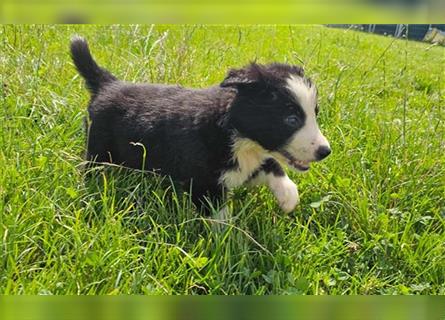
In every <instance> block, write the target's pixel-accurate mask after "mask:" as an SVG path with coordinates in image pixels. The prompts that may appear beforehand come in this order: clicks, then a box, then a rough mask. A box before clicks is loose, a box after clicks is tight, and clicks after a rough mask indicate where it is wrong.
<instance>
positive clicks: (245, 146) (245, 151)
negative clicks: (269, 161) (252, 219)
mask: <svg viewBox="0 0 445 320" xmlns="http://www.w3.org/2000/svg"><path fill="white" fill-rule="evenodd" d="M232 152H233V160H234V161H236V163H237V164H238V166H237V167H235V168H234V169H232V170H227V171H225V172H224V173H223V174H222V175H221V177H220V178H219V182H220V183H221V184H223V185H224V186H226V187H227V188H228V189H232V188H236V187H239V186H240V185H242V184H243V183H245V182H246V181H247V180H248V178H249V177H250V176H251V174H252V173H253V172H254V171H255V170H256V169H258V167H259V166H260V165H261V164H262V163H263V161H264V159H265V158H266V157H267V154H268V153H267V151H266V150H265V149H264V148H263V147H261V146H260V145H259V144H258V143H256V142H254V141H252V140H250V139H247V138H235V139H234V143H233V146H232Z"/></svg>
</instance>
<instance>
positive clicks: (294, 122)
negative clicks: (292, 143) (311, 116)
mask: <svg viewBox="0 0 445 320" xmlns="http://www.w3.org/2000/svg"><path fill="white" fill-rule="evenodd" d="M284 122H285V123H286V124H287V125H288V126H289V127H293V128H295V127H298V125H299V124H300V119H299V118H298V117H297V116H296V115H295V114H293V115H290V116H288V117H287V118H285V119H284Z"/></svg>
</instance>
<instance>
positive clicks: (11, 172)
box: [0, 26, 445, 294]
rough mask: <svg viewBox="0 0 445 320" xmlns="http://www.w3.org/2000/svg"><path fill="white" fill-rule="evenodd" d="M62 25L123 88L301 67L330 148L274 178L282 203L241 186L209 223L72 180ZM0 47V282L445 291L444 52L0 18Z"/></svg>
mask: <svg viewBox="0 0 445 320" xmlns="http://www.w3.org/2000/svg"><path fill="white" fill-rule="evenodd" d="M74 34H80V35H83V36H85V37H86V38H87V39H88V40H89V42H90V45H91V47H92V51H93V54H94V55H95V57H96V58H97V60H98V61H99V62H100V64H101V65H103V66H105V67H107V68H109V69H110V70H111V71H112V72H113V73H114V74H116V75H117V76H118V77H120V78H123V79H126V80H129V81H147V82H162V83H179V84H182V85H184V86H193V87H205V86H208V85H211V84H215V83H218V82H220V81H221V80H222V79H223V77H224V75H225V72H226V71H227V70H228V68H230V67H235V66H241V65H243V64H246V63H248V62H249V61H251V60H255V59H257V60H258V61H259V62H270V61H280V62H289V63H298V64H304V65H305V68H306V71H307V73H308V74H309V75H310V76H311V77H312V78H313V79H314V80H315V81H316V83H317V84H318V87H319V94H320V107H321V112H320V119H319V122H320V124H321V127H322V130H323V132H324V133H325V134H326V136H327V137H328V139H329V140H330V142H331V146H332V149H333V154H332V155H331V156H330V157H329V158H328V159H327V160H326V161H324V162H322V163H319V164H316V165H314V166H313V167H312V169H311V171H310V172H309V173H307V174H304V175H299V174H295V173H290V175H291V177H292V178H293V180H295V181H296V182H297V184H298V186H299V190H300V196H301V200H302V201H301V204H300V205H299V206H298V207H297V209H296V210H295V211H294V212H292V213H291V214H288V215H286V214H283V213H282V212H281V211H280V210H279V208H278V206H277V204H276V202H275V200H274V198H273V196H272V194H271V193H270V192H269V191H268V190H267V189H266V188H265V187H263V188H256V189H253V190H246V189H239V190H236V191H235V192H234V194H233V197H232V198H231V200H229V201H228V205H229V206H230V207H231V208H232V209H233V215H234V218H233V219H232V220H231V221H228V222H227V224H226V225H224V227H223V228H219V229H220V230H219V231H218V230H217V229H218V228H216V227H215V224H214V223H212V221H211V220H210V219H208V218H206V217H204V216H201V215H200V214H199V213H198V212H197V211H196V210H195V209H194V207H193V206H192V205H191V204H190V201H189V197H188V195H187V193H176V192H175V191H174V190H173V188H172V187H171V184H170V183H169V182H168V180H167V181H163V182H162V181H159V180H160V179H157V178H150V176H149V174H144V173H141V172H132V173H128V172H127V173H125V172H120V170H119V169H113V168H103V169H99V170H98V172H97V174H96V176H95V178H93V179H91V180H88V179H85V173H84V170H83V169H82V165H83V158H82V154H83V152H84V148H85V133H84V130H83V118H84V116H85V115H86V104H87V102H88V93H87V91H86V90H85V88H84V85H83V81H82V80H81V79H80V78H79V76H78V75H77V73H76V72H75V70H74V68H73V66H72V63H71V61H70V58H69V54H68V45H69V39H70V37H71V36H72V35H74ZM0 41H1V44H0V46H1V51H0V59H1V60H0V77H1V82H2V87H1V89H0V90H1V107H0V124H1V134H0V200H1V201H0V241H1V242H0V293H5V294H127V293H133V294H203V293H206V294H395V293H397V294H445V156H444V154H445V152H444V150H445V138H444V137H445V123H444V121H445V106H444V102H445V99H444V95H445V79H444V69H443V68H444V67H443V66H444V63H445V51H444V48H442V47H436V46H431V45H429V44H425V43H418V42H411V41H405V40H394V39H392V38H386V37H381V36H375V35H369V34H364V33H359V32H353V31H347V30H334V29H328V28H325V27H320V26H294V27H288V26H279V27H274V26H252V27H249V26H230V27H223V26H218V27H217V26H186V27H181V26H156V27H151V26H98V27H92V26H90V27H89V26H3V27H1V29H0ZM148 152H149V150H148Z"/></svg>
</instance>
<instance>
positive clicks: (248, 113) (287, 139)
mask: <svg viewBox="0 0 445 320" xmlns="http://www.w3.org/2000/svg"><path fill="white" fill-rule="evenodd" d="M221 86H222V87H234V88H236V89H237V92H238V93H237V95H236V98H235V101H234V103H233V104H232V107H231V109H230V112H229V121H230V124H231V125H232V126H233V127H234V128H235V129H236V130H237V131H238V132H239V133H240V134H241V135H242V136H243V137H245V138H248V139H251V140H253V141H255V142H256V143H258V144H260V145H261V146H262V147H263V148H264V149H266V150H267V151H269V152H270V153H271V154H272V155H273V156H275V157H276V158H278V159H281V160H283V161H285V162H287V163H288V164H289V165H290V166H291V167H293V168H295V169H297V170H299V171H306V170H308V169H309V164H310V162H312V161H319V160H322V159H324V158H325V157H327V156H328V155H329V153H330V152H331V149H330V147H329V142H328V141H327V139H326V138H325V137H324V135H323V134H322V133H321V131H320V129H319V128H318V124H317V119H316V117H317V113H318V104H317V89H316V87H315V85H314V84H313V83H312V82H311V80H310V79H308V78H306V77H305V76H304V73H303V70H302V69H301V68H300V67H297V66H290V65H285V64H276V63H274V64H268V65H259V64H256V63H252V64H250V65H248V66H247V67H245V68H243V69H233V70H230V71H229V73H228V75H227V77H226V78H225V79H224V81H223V82H222V83H221Z"/></svg>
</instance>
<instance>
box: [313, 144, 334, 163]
mask: <svg viewBox="0 0 445 320" xmlns="http://www.w3.org/2000/svg"><path fill="white" fill-rule="evenodd" d="M330 153H331V148H329V147H328V146H320V147H318V149H317V151H316V152H315V158H317V160H318V161H320V160H323V159H324V158H326V157H327V156H328V155H329V154H330Z"/></svg>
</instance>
